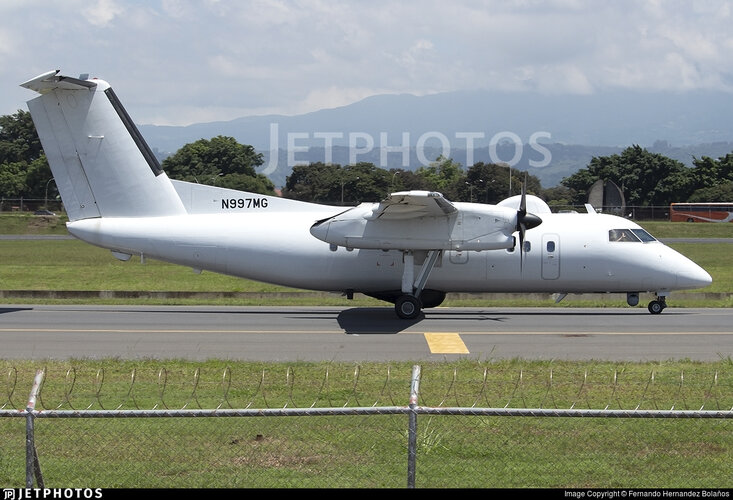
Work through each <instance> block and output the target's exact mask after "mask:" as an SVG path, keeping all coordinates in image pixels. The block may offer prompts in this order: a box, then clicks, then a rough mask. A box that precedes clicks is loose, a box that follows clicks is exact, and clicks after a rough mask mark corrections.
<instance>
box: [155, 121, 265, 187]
mask: <svg viewBox="0 0 733 500" xmlns="http://www.w3.org/2000/svg"><path fill="white" fill-rule="evenodd" d="M263 163H264V160H263V157H262V153H257V152H256V151H255V149H254V148H253V147H252V146H249V145H243V144H239V143H238V142H237V141H236V139H234V138H233V137H225V136H221V135H220V136H217V137H214V138H212V139H210V140H206V139H199V140H198V141H196V142H192V143H189V144H186V145H185V146H183V147H182V148H181V149H179V150H178V151H176V153H175V154H173V155H171V156H169V157H168V158H166V159H165V160H163V163H162V165H161V166H162V167H163V170H165V171H166V174H168V176H169V177H170V178H172V179H178V180H183V181H188V182H197V183H200V184H210V185H215V186H220V187H228V188H230V189H237V190H241V191H250V192H255V193H262V194H274V193H275V186H274V185H273V184H272V181H270V180H269V179H268V178H267V177H266V176H264V175H263V174H258V173H257V171H256V170H255V168H256V167H258V166H260V165H262V164H263Z"/></svg>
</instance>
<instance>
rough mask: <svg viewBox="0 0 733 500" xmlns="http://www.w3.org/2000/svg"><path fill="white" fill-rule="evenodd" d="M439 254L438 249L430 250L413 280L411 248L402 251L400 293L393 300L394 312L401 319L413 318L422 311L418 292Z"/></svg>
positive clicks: (421, 289)
mask: <svg viewBox="0 0 733 500" xmlns="http://www.w3.org/2000/svg"><path fill="white" fill-rule="evenodd" d="M439 256H440V250H430V251H428V255H427V257H426V259H425V261H424V262H423V264H422V267H421V268H420V273H419V274H418V276H417V280H414V272H415V268H414V265H415V256H414V255H413V253H412V251H411V250H408V251H405V252H403V257H404V261H405V264H404V266H405V267H404V270H403V271H402V295H400V296H399V297H397V300H395V312H396V313H397V316H398V317H399V318H401V319H415V318H417V317H418V316H419V315H420V312H422V307H423V305H422V301H421V300H420V294H421V293H422V291H423V289H424V288H425V283H427V281H428V276H429V275H430V272H431V271H432V270H433V267H435V263H436V262H437V260H438V257H439Z"/></svg>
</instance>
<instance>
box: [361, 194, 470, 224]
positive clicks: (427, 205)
mask: <svg viewBox="0 0 733 500" xmlns="http://www.w3.org/2000/svg"><path fill="white" fill-rule="evenodd" d="M457 211H458V209H457V208H456V207H455V205H453V203H451V202H450V201H448V200H446V199H445V198H444V197H443V195H442V194H441V193H437V192H435V191H400V192H398V193H392V194H390V195H389V196H387V198H385V199H384V200H382V201H381V202H380V203H379V205H377V206H376V207H375V208H374V209H373V210H372V213H371V214H370V215H367V216H366V217H365V219H367V220H376V219H381V220H400V219H413V218H419V217H425V216H432V217H441V216H444V217H447V216H449V215H452V214H454V213H456V212H457Z"/></svg>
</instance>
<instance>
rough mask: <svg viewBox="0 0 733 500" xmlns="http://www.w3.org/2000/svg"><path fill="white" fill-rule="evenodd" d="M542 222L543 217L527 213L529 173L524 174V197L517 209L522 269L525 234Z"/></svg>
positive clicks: (520, 264) (517, 228)
mask: <svg viewBox="0 0 733 500" xmlns="http://www.w3.org/2000/svg"><path fill="white" fill-rule="evenodd" d="M540 224H542V219H540V218H539V217H537V216H536V215H535V214H530V213H527V173H526V172H525V174H524V182H523V183H522V198H521V201H520V202H519V210H517V226H516V230H517V231H519V269H520V271H521V270H522V262H523V253H524V234H525V233H526V232H527V230H528V229H532V228H533V227H537V226H539V225H540Z"/></svg>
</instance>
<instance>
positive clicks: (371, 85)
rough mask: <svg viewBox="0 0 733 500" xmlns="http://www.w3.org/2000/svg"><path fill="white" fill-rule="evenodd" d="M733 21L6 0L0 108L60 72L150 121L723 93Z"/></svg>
mask: <svg viewBox="0 0 733 500" xmlns="http://www.w3.org/2000/svg"><path fill="white" fill-rule="evenodd" d="M732 17H733V1H716V0H709V1H700V2H695V1H689V0H679V1H676V0H671V1H663V0H615V1H608V0H598V1H597V0H555V1H553V0H549V1H534V0H516V1H512V0H486V1H464V0H451V1H450V2H446V1H445V0H415V1H409V0H403V1H394V0H392V1H388V0H373V1H369V2H367V1H363V0H362V1H352V0H341V1H328V0H313V1H298V0H294V1H284V0H282V1H274V0H256V1H246V0H237V1H234V0H230V1H225V0H190V1H186V0H139V1H138V0H0V115H6V114H12V113H15V112H17V110H19V109H23V110H27V106H26V104H25V102H26V101H27V100H29V99H31V98H33V97H34V95H35V94H34V93H33V92H32V91H29V90H26V89H23V88H21V87H19V85H20V84H21V83H22V82H24V81H27V80H29V79H31V78H33V77H34V76H36V75H39V74H41V73H45V72H47V71H50V70H56V69H60V70H61V72H62V73H63V74H65V75H69V76H74V77H77V76H79V75H80V74H83V73H88V74H89V75H90V76H92V77H97V78H100V79H102V80H106V81H107V82H109V83H110V84H112V86H113V87H114V88H115V92H116V93H117V95H118V96H119V97H120V99H121V100H122V101H123V103H124V105H125V107H126V108H127V111H128V113H129V114H130V115H131V116H132V118H133V120H134V121H135V122H136V123H138V124H155V125H188V124H191V123H201V122H212V121H219V120H231V119H234V118H238V117H242V116H249V115H265V114H284V115H297V114H302V113H307V112H310V111H316V110H319V109H324V108H333V107H337V106H343V105H346V104H350V103H353V102H356V101H358V100H361V99H363V98H365V97H368V96H371V95H375V94H396V93H409V94H414V95H426V94H432V93H437V92H448V91H454V90H476V89H482V90H501V91H530V92H538V93H542V94H549V95H552V94H594V93H600V92H604V91H611V90H618V89H634V90H643V91H650V92H653V91H659V90H665V91H669V90H673V91H687V90H695V89H708V90H724V91H729V92H731V93H732V95H731V97H733V57H731V55H732V54H733V30H732V29H731V28H730V27H731V26H732V25H733V22H732V21H733V19H732Z"/></svg>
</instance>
